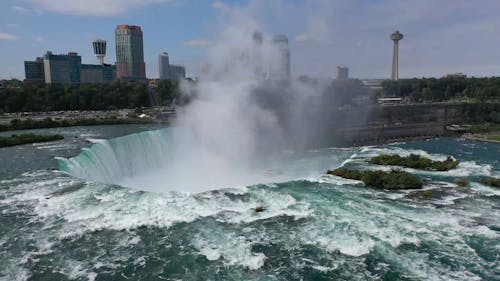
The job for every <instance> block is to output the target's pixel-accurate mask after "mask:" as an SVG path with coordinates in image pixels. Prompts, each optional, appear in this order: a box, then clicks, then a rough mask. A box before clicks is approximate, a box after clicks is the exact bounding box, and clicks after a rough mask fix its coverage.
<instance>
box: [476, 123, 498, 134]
mask: <svg viewBox="0 0 500 281" xmlns="http://www.w3.org/2000/svg"><path fill="white" fill-rule="evenodd" d="M470 131H471V133H474V134H477V133H486V132H492V131H500V124H495V123H489V122H483V123H477V124H473V125H472V126H471V129H470Z"/></svg>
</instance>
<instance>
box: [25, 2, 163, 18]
mask: <svg viewBox="0 0 500 281" xmlns="http://www.w3.org/2000/svg"><path fill="white" fill-rule="evenodd" d="M24 1H25V2H29V3H31V4H32V5H33V6H34V8H36V9H39V10H41V11H48V12H55V13H60V14H65V15H77V16H115V15H121V14H125V13H127V12H128V11H131V10H133V9H135V8H139V7H143V6H147V5H152V4H158V3H166V2H171V1H172V0H58V1H54V0H24Z"/></svg>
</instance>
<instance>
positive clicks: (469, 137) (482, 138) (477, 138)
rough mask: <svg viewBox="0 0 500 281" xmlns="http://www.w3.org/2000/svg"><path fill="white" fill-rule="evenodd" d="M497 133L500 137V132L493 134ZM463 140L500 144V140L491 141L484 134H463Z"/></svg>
mask: <svg viewBox="0 0 500 281" xmlns="http://www.w3.org/2000/svg"><path fill="white" fill-rule="evenodd" d="M492 133H496V135H498V136H500V132H492ZM462 138H464V139H466V140H474V141H482V142H490V143H500V140H495V139H489V138H488V136H487V135H484V134H470V133H467V134H463V135H462Z"/></svg>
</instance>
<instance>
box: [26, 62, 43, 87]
mask: <svg viewBox="0 0 500 281" xmlns="http://www.w3.org/2000/svg"><path fill="white" fill-rule="evenodd" d="M43 68H44V67H43V58H41V57H38V58H36V60H34V61H25V62H24V73H25V75H26V82H34V83H37V82H40V83H44V82H45V72H44V70H43Z"/></svg>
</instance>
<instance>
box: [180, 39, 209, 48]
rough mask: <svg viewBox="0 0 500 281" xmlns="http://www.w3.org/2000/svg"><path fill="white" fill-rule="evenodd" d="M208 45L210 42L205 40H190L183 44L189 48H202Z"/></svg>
mask: <svg viewBox="0 0 500 281" xmlns="http://www.w3.org/2000/svg"><path fill="white" fill-rule="evenodd" d="M208 45H210V41H208V40H205V39H191V40H188V41H186V42H184V46H189V47H203V46H208Z"/></svg>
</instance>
